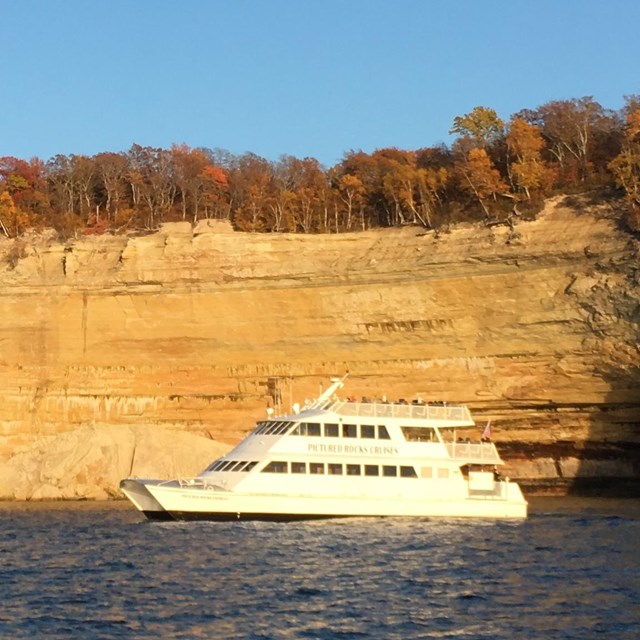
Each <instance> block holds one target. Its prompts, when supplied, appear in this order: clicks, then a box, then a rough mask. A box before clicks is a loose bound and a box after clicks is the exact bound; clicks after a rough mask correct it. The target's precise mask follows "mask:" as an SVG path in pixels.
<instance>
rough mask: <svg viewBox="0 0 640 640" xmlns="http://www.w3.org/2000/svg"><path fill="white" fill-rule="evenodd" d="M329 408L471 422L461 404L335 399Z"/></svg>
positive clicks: (348, 413)
mask: <svg viewBox="0 0 640 640" xmlns="http://www.w3.org/2000/svg"><path fill="white" fill-rule="evenodd" d="M330 408H331V410H332V411H335V412H336V413H339V414H340V415H343V416H359V417H372V418H408V419H412V420H439V421H448V420H450V421H452V422H460V423H466V424H469V425H471V424H473V421H472V420H471V414H470V413H469V409H467V407H466V406H465V405H463V404H442V405H439V404H401V403H391V402H344V401H340V400H339V401H337V402H335V403H334V404H333V405H331V407H330Z"/></svg>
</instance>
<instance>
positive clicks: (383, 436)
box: [378, 424, 391, 440]
mask: <svg viewBox="0 0 640 640" xmlns="http://www.w3.org/2000/svg"><path fill="white" fill-rule="evenodd" d="M378 438H379V439H380V440H391V438H390V437H389V432H388V431H387V427H385V426H384V425H383V424H379V425H378Z"/></svg>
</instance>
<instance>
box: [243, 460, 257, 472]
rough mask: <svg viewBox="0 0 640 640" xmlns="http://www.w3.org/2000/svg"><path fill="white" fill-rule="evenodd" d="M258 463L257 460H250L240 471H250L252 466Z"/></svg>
mask: <svg viewBox="0 0 640 640" xmlns="http://www.w3.org/2000/svg"><path fill="white" fill-rule="evenodd" d="M257 464H258V461H257V460H252V461H251V462H250V463H249V464H248V465H247V466H246V467H245V468H244V469H243V470H242V471H244V472H245V473H246V472H247V471H251V469H253V467H255V466H256V465H257Z"/></svg>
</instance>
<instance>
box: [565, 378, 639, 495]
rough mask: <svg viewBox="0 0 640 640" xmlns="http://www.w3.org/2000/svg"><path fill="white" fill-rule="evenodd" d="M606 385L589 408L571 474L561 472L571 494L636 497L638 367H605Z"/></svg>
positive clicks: (637, 488)
mask: <svg viewBox="0 0 640 640" xmlns="http://www.w3.org/2000/svg"><path fill="white" fill-rule="evenodd" d="M599 373H600V374H601V376H602V378H603V379H604V380H605V381H606V382H607V383H608V385H609V386H610V389H611V390H610V392H609V393H608V394H607V396H606V397H605V399H604V401H603V402H602V403H601V404H600V405H598V406H597V407H593V408H592V409H593V412H592V418H591V425H590V431H589V435H588V437H587V439H586V440H585V442H584V443H581V446H580V447H579V448H578V447H576V451H575V452H574V455H575V456H576V457H575V460H577V461H578V464H577V468H576V469H575V475H572V474H571V473H565V474H563V475H564V476H565V479H566V482H567V492H568V493H569V494H573V495H598V496H610V497H640V367H638V366H633V367H622V366H620V367H615V366H607V367H606V368H605V369H604V370H603V371H601V372H599Z"/></svg>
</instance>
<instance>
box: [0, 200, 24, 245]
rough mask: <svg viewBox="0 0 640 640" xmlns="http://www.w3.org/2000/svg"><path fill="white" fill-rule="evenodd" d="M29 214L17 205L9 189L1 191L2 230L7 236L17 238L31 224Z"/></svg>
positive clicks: (0, 216) (0, 217)
mask: <svg viewBox="0 0 640 640" xmlns="http://www.w3.org/2000/svg"><path fill="white" fill-rule="evenodd" d="M29 223H30V220H29V216H28V215H27V214H26V213H24V212H23V211H20V209H18V207H16V205H15V203H14V202H13V199H12V198H11V195H10V194H9V192H8V191H3V192H2V193H0V230H2V233H4V235H5V236H7V238H10V237H14V238H17V237H18V236H19V235H20V234H22V233H24V232H25V231H26V230H27V229H28V228H29V226H30V224H29Z"/></svg>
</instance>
